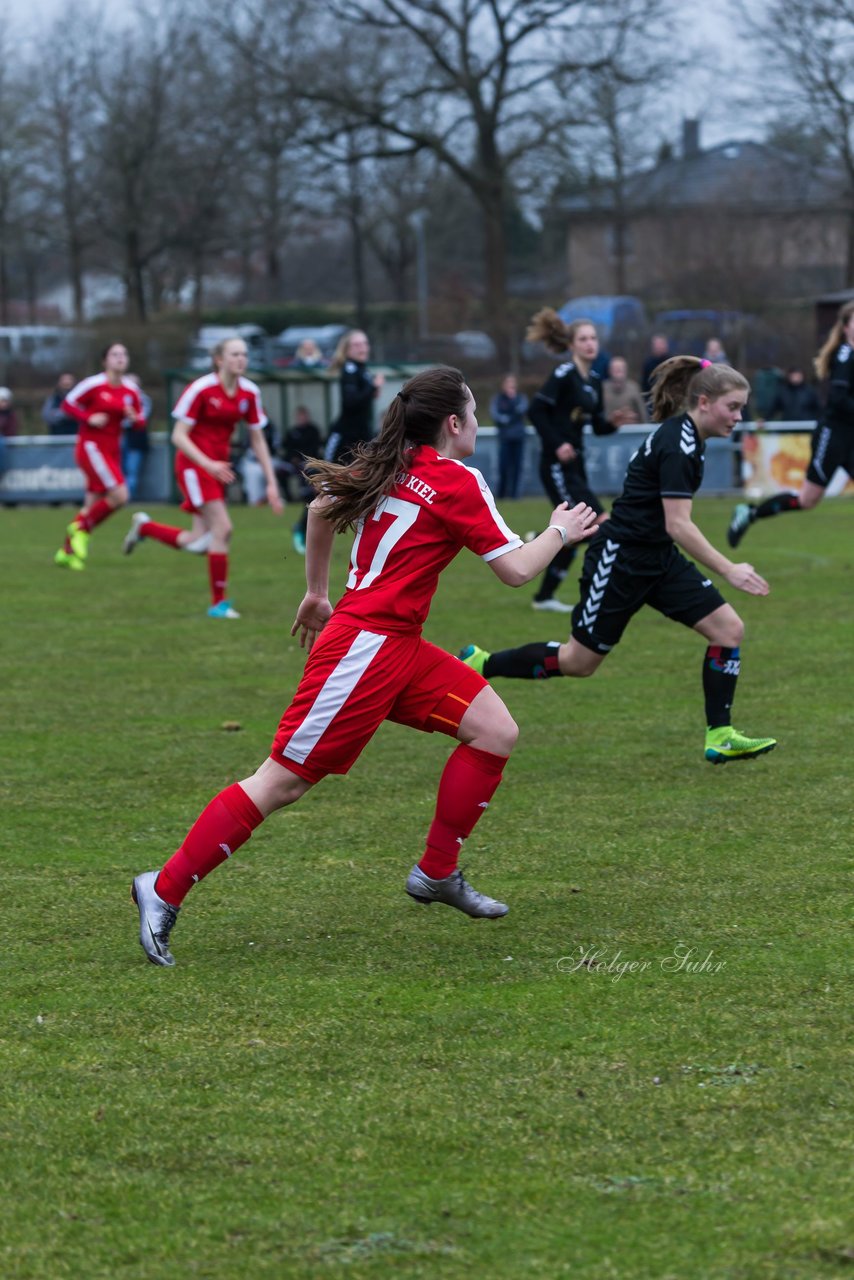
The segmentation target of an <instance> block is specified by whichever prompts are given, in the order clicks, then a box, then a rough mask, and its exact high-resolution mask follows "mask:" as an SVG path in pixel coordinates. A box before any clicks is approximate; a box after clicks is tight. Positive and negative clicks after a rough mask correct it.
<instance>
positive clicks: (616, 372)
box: [602, 356, 649, 427]
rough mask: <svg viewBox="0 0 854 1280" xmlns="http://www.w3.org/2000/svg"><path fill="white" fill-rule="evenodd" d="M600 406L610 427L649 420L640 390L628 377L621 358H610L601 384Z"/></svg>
mask: <svg viewBox="0 0 854 1280" xmlns="http://www.w3.org/2000/svg"><path fill="white" fill-rule="evenodd" d="M602 405H603V408H604V410H605V417H606V418H607V420H608V421H609V422H610V424H611V426H612V427H627V426H628V425H629V423H632V422H647V421H648V420H649V419H648V417H647V412H646V401H645V400H644V398H643V396H642V395H641V389H640V387H639V386H638V384H637V383H636V382H635V381H634V379H633V378H630V377H629V366H628V364H627V363H626V361H625V360H624V359H623V357H622V356H612V358H611V363H610V364H609V365H608V377H607V379H606V380H605V382H603V383H602Z"/></svg>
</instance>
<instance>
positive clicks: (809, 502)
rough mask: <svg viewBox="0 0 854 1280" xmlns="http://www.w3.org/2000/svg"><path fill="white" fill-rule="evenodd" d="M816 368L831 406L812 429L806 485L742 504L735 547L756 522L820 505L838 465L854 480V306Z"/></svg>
mask: <svg viewBox="0 0 854 1280" xmlns="http://www.w3.org/2000/svg"><path fill="white" fill-rule="evenodd" d="M814 364H815V371H816V373H817V375H818V376H819V378H821V379H822V381H827V383H828V389H827V402H826V404H825V406H824V409H823V410H822V411H821V412H820V414H819V416H818V422H817V423H816V426H815V430H814V431H813V435H812V456H811V457H810V464H809V466H808V467H807V474H806V477H805V479H804V482H803V484H802V485H801V487H800V490H799V491H798V493H792V492H791V491H789V490H784V491H783V492H782V493H775V494H773V495H772V497H770V498H766V499H765V500H764V501H763V502H760V503H758V504H753V503H750V502H739V503H738V505H737V506H736V508H735V510H734V511H733V513H732V519H731V520H730V522H729V528H728V529H727V542H728V543H729V545H730V546H731V547H737V546H738V544H739V543H740V542H741V540H742V538H743V537H744V535H745V534H746V533H747V530H748V529H749V528H750V526H751V525H752V524H754V523H755V522H756V521H757V520H765V519H767V518H768V517H769V516H779V515H782V514H783V512H784V511H810V510H811V509H812V508H813V507H817V506H818V504H819V503H820V502H821V500H822V498H823V497H824V494H825V490H826V489H827V486H828V485H829V484H830V482H831V480H832V479H833V476H834V473H835V471H836V470H837V468H838V467H842V468H843V470H844V471H847V472H848V475H849V476H850V477H851V478H852V479H854V302H846V303H845V304H844V306H842V307H840V308H839V314H838V316H837V317H836V323H835V324H834V326H833V328H832V329H831V331H830V333H829V334H828V336H827V340H826V342H825V343H824V346H823V347H822V348H821V350H820V351H819V353H818V355H817V356H816V358H815V361H814Z"/></svg>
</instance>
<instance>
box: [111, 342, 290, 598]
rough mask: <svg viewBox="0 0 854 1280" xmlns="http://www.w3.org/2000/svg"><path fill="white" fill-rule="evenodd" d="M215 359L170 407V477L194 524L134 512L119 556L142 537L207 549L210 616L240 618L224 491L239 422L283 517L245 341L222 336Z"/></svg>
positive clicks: (185, 547) (264, 419)
mask: <svg viewBox="0 0 854 1280" xmlns="http://www.w3.org/2000/svg"><path fill="white" fill-rule="evenodd" d="M212 358H213V364H214V372H213V373H208V374H205V376H204V377H203V378H196V380H195V382H191V383H190V385H189V386H188V387H186V388H185V389H184V391H183V392H182V393H181V396H180V397H179V399H178V403H177V404H176V405H175V408H174V409H173V410H172V417H173V418H174V419H175V427H174V429H173V431H172V442H173V444H174V445H175V447H176V449H177V450H178V453H177V455H176V457H175V474H176V476H177V479H178V484H179V486H180V489H181V492H182V493H183V495H184V501H183V503H182V510H184V511H190V512H192V514H193V527H192V529H180V528H176V527H175V526H174V525H168V524H158V523H157V521H155V520H152V519H151V517H150V516H149V515H148V514H147V512H145V511H139V512H137V514H136V515H135V516H134V518H133V520H132V521H131V527H130V532H129V533H128V535H127V537H126V538H125V541H124V552H125V555H130V553H131V552H132V551H133V549H134V547H136V545H137V543H138V542H140V541H141V540H142V539H143V538H154V539H155V541H157V542H163V543H165V544H166V545H167V546H169V547H175V548H178V549H180V550H185V551H198V552H200V553H204V552H207V557H208V572H209V577H210V587H211V604H210V608H209V609H208V615H209V616H210V617H211V618H239V617H240V614H239V613H238V612H237V610H236V609H235V608H234V607H233V605H232V604H231V601H230V600H229V598H228V549H229V544H230V542H231V530H232V525H231V520H230V519H229V515H228V508H227V506H226V489H227V487H228V485H230V484H231V482H232V481H233V480H234V471H233V470H232V468H231V461H230V448H231V437H232V435H233V434H234V428H235V427H236V426H237V424H238V422H241V421H242V422H245V423H246V425H247V426H248V427H249V429H250V442H251V445H252V449H253V450H254V453H255V456H256V458H257V459H258V461H259V462H260V464H261V467H262V469H263V471H264V478H265V479H266V481H267V501H268V502H269V504H270V507H271V509H272V510H273V511H274V512H275V513H276V515H281V513H282V510H283V504H282V499H281V497H280V495H279V486H278V483H277V481H276V476H275V473H274V471H273V464H272V462H271V461H270V451H269V449H268V448H267V441H266V440H265V439H264V434H263V429H264V427H265V426H266V425H267V415H266V414H265V412H264V408H263V405H262V404H261V392H260V391H259V390H258V387H257V386H256V385H255V383H254V382H250V380H249V379H248V378H247V377H245V376H244V375H245V373H246V363H247V359H248V356H247V350H246V343H245V342H244V341H243V339H242V338H226V339H225V340H224V341H223V342H219V343H217V345H216V346H215V347H214V349H213V352H212Z"/></svg>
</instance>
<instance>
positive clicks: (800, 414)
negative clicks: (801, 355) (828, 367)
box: [768, 369, 821, 422]
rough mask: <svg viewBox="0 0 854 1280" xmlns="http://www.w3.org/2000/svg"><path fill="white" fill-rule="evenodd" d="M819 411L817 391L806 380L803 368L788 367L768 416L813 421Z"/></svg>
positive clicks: (783, 419)
mask: <svg viewBox="0 0 854 1280" xmlns="http://www.w3.org/2000/svg"><path fill="white" fill-rule="evenodd" d="M820 412H821V405H820V404H819V400H818V392H817V391H816V389H815V387H814V386H813V385H812V383H809V382H807V380H806V378H805V376H804V371H803V369H789V370H787V372H786V378H785V381H784V382H782V383H781V384H780V386H779V387H778V388H777V391H776V393H775V395H774V399H773V400H772V401H771V404H770V406H769V409H768V418H769V419H773V418H777V419H779V420H780V422H815V420H816V419H817V418H818V415H819V413H820Z"/></svg>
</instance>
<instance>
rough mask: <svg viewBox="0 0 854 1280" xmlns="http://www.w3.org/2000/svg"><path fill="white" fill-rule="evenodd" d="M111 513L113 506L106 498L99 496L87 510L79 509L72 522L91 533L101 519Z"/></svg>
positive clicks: (104, 518)
mask: <svg viewBox="0 0 854 1280" xmlns="http://www.w3.org/2000/svg"><path fill="white" fill-rule="evenodd" d="M112 514H113V508H112V507H111V506H110V504H109V502H107V499H106V498H99V499H98V501H97V502H96V503H95V505H94V506H92V507H90V508H89V510H88V511H81V512H80V514H79V515H78V516H77V517H76V518H75V521H74V523H75V524H76V525H77V526H78V528H80V529H85V530H86V532H87V533H91V532H92V530H93V529H94V528H96V527H97V526H98V525H99V524H100V523H101V521H102V520H106V519H107V517H108V516H111V515H112Z"/></svg>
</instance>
